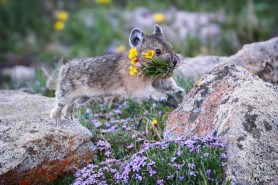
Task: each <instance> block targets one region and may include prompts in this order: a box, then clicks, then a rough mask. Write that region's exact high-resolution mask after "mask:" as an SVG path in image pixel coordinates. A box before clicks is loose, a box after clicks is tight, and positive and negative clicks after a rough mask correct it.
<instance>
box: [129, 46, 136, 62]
mask: <svg viewBox="0 0 278 185" xmlns="http://www.w3.org/2000/svg"><path fill="white" fill-rule="evenodd" d="M136 56H137V49H136V48H132V49H130V50H129V54H128V58H130V59H133V58H134V57H136Z"/></svg>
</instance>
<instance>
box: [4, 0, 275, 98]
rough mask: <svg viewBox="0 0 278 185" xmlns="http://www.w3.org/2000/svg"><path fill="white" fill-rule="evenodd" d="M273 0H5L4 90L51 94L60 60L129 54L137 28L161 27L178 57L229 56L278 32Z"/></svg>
mask: <svg viewBox="0 0 278 185" xmlns="http://www.w3.org/2000/svg"><path fill="white" fill-rule="evenodd" d="M277 10H278V1H271V0H242V1H239V0H229V1H222V0H211V1H207V0H165V1H158V0H153V1H149V0H140V1H128V0H79V1H77V0H67V1H66V0H44V1H42V0H41V1H34V0H0V38H1V41H0V89H17V88H22V87H23V88H29V89H30V88H31V91H32V92H35V93H42V94H46V93H47V92H48V89H47V87H45V86H46V81H47V76H48V75H50V74H51V73H52V72H53V71H54V69H55V67H57V65H58V61H59V60H60V59H61V57H63V58H64V60H67V59H71V58H76V57H94V56H97V55H104V54H106V53H116V52H122V51H127V50H128V49H129V45H128V36H129V33H130V31H131V30H132V29H133V28H134V27H138V28H140V29H142V30H143V31H144V32H145V33H146V34H151V33H152V29H153V25H154V24H155V23H157V24H159V25H160V26H161V27H162V28H163V30H164V34H165V36H166V39H168V41H169V42H171V43H172V45H173V46H174V49H175V51H176V52H177V53H181V54H182V55H184V56H186V57H194V56H197V55H231V54H234V53H235V52H236V51H237V50H239V49H240V48H241V47H242V45H243V44H246V43H252V42H257V41H262V40H267V39H270V38H272V37H275V36H276V35H277V33H278V27H277V25H278V12H277Z"/></svg>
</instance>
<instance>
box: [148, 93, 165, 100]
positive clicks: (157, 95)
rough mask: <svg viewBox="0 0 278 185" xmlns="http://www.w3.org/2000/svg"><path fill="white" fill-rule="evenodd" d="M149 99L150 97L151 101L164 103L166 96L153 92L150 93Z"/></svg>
mask: <svg viewBox="0 0 278 185" xmlns="http://www.w3.org/2000/svg"><path fill="white" fill-rule="evenodd" d="M151 97H152V99H154V100H156V101H165V100H167V97H168V96H167V95H166V94H163V93H161V92H158V91H155V92H153V93H152V95H151Z"/></svg>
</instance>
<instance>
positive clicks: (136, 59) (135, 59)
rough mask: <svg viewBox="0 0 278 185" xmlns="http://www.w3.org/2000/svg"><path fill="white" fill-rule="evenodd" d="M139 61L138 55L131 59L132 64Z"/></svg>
mask: <svg viewBox="0 0 278 185" xmlns="http://www.w3.org/2000/svg"><path fill="white" fill-rule="evenodd" d="M137 61H138V58H137V57H134V58H133V59H132V60H131V62H130V64H135V63H136V62H137Z"/></svg>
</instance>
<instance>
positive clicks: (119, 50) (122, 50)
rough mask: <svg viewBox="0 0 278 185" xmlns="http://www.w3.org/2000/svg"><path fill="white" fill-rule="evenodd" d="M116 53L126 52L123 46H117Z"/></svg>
mask: <svg viewBox="0 0 278 185" xmlns="http://www.w3.org/2000/svg"><path fill="white" fill-rule="evenodd" d="M117 51H118V52H124V51H126V47H125V45H119V46H118V47H117Z"/></svg>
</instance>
